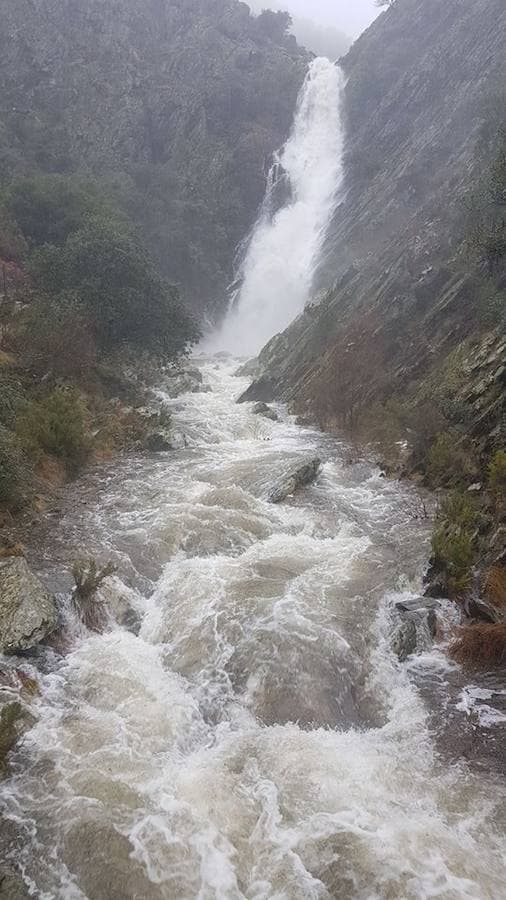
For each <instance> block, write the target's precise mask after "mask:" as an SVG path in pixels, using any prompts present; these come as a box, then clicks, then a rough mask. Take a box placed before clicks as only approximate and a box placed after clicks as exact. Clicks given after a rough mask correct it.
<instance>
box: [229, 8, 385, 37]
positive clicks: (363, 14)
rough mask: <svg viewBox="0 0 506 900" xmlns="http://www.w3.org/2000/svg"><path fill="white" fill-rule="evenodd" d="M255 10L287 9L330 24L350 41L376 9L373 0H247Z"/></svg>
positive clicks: (295, 13)
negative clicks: (346, 35) (349, 38)
mask: <svg viewBox="0 0 506 900" xmlns="http://www.w3.org/2000/svg"><path fill="white" fill-rule="evenodd" d="M247 2H248V5H249V6H250V7H251V8H252V9H254V10H255V11H260V10H261V9H265V8H269V9H287V10H288V11H289V12H291V13H292V14H294V15H296V16H301V17H303V18H306V19H312V20H313V21H314V22H318V23H320V24H323V25H331V26H333V27H334V28H336V29H338V30H339V31H344V32H346V34H348V35H350V37H352V38H356V37H358V35H359V34H360V33H361V32H362V31H363V30H364V28H367V26H368V25H370V23H371V22H372V21H373V19H374V18H375V17H376V16H377V15H378V13H379V12H380V10H379V9H378V8H377V7H376V6H375V4H374V0H285V2H282V0H247Z"/></svg>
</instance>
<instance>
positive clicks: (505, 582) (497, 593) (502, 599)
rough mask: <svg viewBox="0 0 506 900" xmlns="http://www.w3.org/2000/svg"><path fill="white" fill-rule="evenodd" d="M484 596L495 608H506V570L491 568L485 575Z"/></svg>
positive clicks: (499, 567)
mask: <svg viewBox="0 0 506 900" xmlns="http://www.w3.org/2000/svg"><path fill="white" fill-rule="evenodd" d="M484 588H485V595H486V597H487V599H488V600H491V601H492V603H493V604H494V605H495V606H506V568H504V566H493V567H492V568H491V569H489V570H488V571H487V572H486V573H485V581H484Z"/></svg>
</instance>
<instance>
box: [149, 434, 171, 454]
mask: <svg viewBox="0 0 506 900" xmlns="http://www.w3.org/2000/svg"><path fill="white" fill-rule="evenodd" d="M144 446H145V448H146V450H149V451H150V452H151V453H164V452H165V451H167V450H172V449H173V448H172V443H171V441H170V440H169V438H168V437H167V435H165V434H163V432H160V431H152V432H151V433H150V434H148V435H147V437H146V440H145V441H144Z"/></svg>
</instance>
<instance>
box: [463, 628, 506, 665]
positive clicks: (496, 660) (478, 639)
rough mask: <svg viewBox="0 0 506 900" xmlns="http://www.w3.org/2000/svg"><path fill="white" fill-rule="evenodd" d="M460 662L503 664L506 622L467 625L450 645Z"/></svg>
mask: <svg viewBox="0 0 506 900" xmlns="http://www.w3.org/2000/svg"><path fill="white" fill-rule="evenodd" d="M450 653H451V655H452V656H453V657H454V659H456V660H457V661H458V662H460V663H463V664H464V665H469V666H481V667H483V666H501V665H504V663H505V662H506V624H499V625H489V624H483V625H481V624H480V625H467V626H466V627H465V628H461V629H459V633H458V635H457V637H456V638H455V640H454V641H453V642H452V643H451V645H450Z"/></svg>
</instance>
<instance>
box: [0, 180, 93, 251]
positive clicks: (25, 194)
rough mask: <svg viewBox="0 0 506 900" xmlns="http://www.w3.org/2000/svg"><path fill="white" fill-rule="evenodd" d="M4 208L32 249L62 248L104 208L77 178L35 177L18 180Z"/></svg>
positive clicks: (9, 192)
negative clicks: (69, 238) (40, 247)
mask: <svg viewBox="0 0 506 900" xmlns="http://www.w3.org/2000/svg"><path fill="white" fill-rule="evenodd" d="M5 205H6V207H7V209H8V211H9V213H10V214H11V216H12V218H13V219H15V221H16V223H17V225H18V227H19V229H20V230H21V232H22V234H23V236H24V237H25V238H26V240H27V241H28V242H29V244H31V245H32V246H36V247H38V246H42V245H43V244H56V245H62V244H64V243H65V241H66V239H67V238H68V236H69V235H70V234H72V233H73V232H74V231H76V230H77V229H78V228H80V227H81V226H82V224H83V222H84V221H85V220H86V218H87V217H88V216H90V215H92V214H93V213H96V212H97V211H98V210H100V209H101V208H102V204H101V203H100V201H99V199H98V197H97V196H95V195H93V194H92V193H91V192H90V188H89V186H86V187H85V186H84V185H83V184H82V183H81V182H80V181H77V180H76V179H75V178H70V177H66V176H63V175H36V176H33V177H31V178H21V179H19V180H18V181H15V182H14V184H12V185H11V186H10V187H9V189H8V190H7V192H6V195H5Z"/></svg>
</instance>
